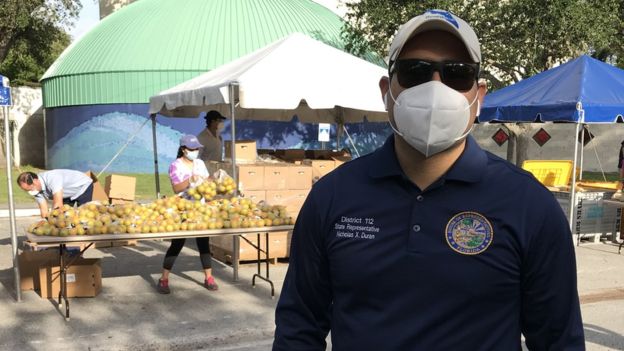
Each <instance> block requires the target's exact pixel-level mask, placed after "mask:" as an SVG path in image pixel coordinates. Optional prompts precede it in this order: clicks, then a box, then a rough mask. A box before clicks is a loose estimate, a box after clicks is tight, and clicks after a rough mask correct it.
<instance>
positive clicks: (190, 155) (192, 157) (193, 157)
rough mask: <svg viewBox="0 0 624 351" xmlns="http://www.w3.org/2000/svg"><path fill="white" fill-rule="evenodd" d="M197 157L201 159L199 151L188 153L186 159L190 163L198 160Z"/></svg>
mask: <svg viewBox="0 0 624 351" xmlns="http://www.w3.org/2000/svg"><path fill="white" fill-rule="evenodd" d="M197 157H199V150H195V151H187V152H186V158H187V159H189V160H190V161H194V160H196V159H197Z"/></svg>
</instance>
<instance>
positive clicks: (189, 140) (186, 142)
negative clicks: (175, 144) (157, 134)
mask: <svg viewBox="0 0 624 351" xmlns="http://www.w3.org/2000/svg"><path fill="white" fill-rule="evenodd" d="M180 146H184V147H185V148H187V149H199V148H200V147H204V145H202V144H201V143H200V142H199V140H197V137H196V136H194V135H192V134H185V135H183V136H182V137H181V138H180Z"/></svg>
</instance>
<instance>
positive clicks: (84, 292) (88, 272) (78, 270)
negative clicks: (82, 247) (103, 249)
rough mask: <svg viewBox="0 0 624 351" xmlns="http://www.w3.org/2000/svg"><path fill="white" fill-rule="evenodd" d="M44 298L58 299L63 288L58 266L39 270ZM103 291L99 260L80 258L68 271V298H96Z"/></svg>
mask: <svg viewBox="0 0 624 351" xmlns="http://www.w3.org/2000/svg"><path fill="white" fill-rule="evenodd" d="M39 281H40V283H41V297H42V298H47V299H50V298H57V297H58V294H59V291H60V288H61V274H60V267H59V266H58V265H53V266H47V267H41V268H39ZM101 290H102V267H101V266H100V259H99V258H78V259H76V261H74V263H73V264H72V265H71V266H69V268H68V269H67V297H94V296H97V294H98V293H99V292H100V291H101Z"/></svg>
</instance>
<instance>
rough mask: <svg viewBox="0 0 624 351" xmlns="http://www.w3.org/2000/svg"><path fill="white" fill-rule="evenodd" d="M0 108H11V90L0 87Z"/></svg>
mask: <svg viewBox="0 0 624 351" xmlns="http://www.w3.org/2000/svg"><path fill="white" fill-rule="evenodd" d="M0 106H11V88H9V87H6V88H5V87H0Z"/></svg>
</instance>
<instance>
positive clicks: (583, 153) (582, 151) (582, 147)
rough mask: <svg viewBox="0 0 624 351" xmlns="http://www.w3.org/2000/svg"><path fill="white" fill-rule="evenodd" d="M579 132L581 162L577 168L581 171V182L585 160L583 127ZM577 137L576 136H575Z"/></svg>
mask: <svg viewBox="0 0 624 351" xmlns="http://www.w3.org/2000/svg"><path fill="white" fill-rule="evenodd" d="M582 130H583V131H582V132H581V162H580V165H579V167H580V168H581V171H580V172H579V180H583V159H584V158H585V125H584V124H583V128H582ZM577 135H578V134H577Z"/></svg>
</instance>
